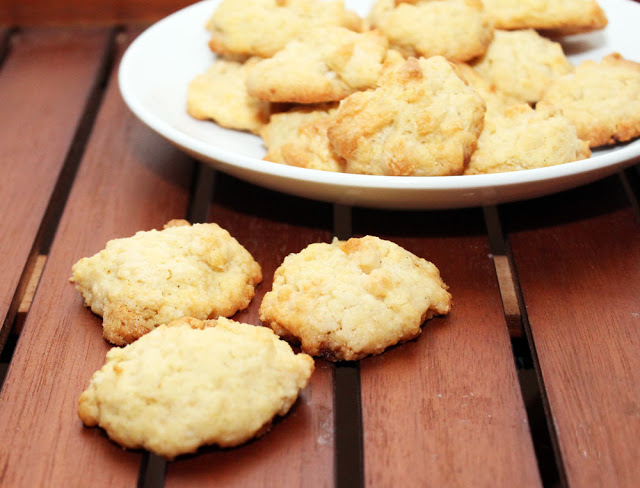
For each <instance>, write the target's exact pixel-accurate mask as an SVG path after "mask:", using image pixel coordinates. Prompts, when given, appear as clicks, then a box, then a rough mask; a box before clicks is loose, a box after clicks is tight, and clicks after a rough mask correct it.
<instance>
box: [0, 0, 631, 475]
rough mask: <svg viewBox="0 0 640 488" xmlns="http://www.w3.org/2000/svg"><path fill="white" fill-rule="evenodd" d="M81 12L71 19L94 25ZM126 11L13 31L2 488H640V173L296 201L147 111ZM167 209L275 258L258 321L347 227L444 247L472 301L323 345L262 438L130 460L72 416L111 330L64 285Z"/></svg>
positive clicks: (436, 251) (446, 261) (6, 50)
mask: <svg viewBox="0 0 640 488" xmlns="http://www.w3.org/2000/svg"><path fill="white" fill-rule="evenodd" d="M49 3H50V4H51V5H50V6H49V7H47V4H46V3H45V2H31V4H34V5H36V6H37V8H35V7H34V10H33V12H31V14H32V15H33V17H28V15H29V12H28V8H27V7H19V5H24V4H18V3H17V2H16V5H18V6H17V7H15V9H16V11H15V12H12V15H13V16H14V17H9V18H10V19H14V21H15V19H18V21H22V20H23V19H24V18H25V16H27V17H26V20H24V22H25V24H28V23H29V22H28V21H29V20H32V21H33V22H32V23H33V24H37V23H38V22H39V20H41V19H40V18H39V17H38V15H41V16H44V15H46V14H47V12H46V9H47V8H50V9H53V10H55V9H56V8H58V7H56V5H54V3H55V2H49ZM103 3H104V2H103ZM141 3H144V2H131V3H130V4H129V5H130V6H129V8H130V9H133V10H132V11H133V12H134V13H131V12H130V17H131V18H133V17H135V18H134V20H140V18H139V17H136V15H137V14H135V12H136V11H135V8H140V10H141V11H142V10H144V9H142V7H140V4H141ZM177 3H178V2H174V3H173V4H171V5H169V4H170V2H165V3H163V4H160V6H158V9H159V10H157V11H151V12H149V11H148V10H144V13H145V15H148V16H150V18H151V19H153V16H154V15H156V16H160V14H161V13H162V14H164V13H165V12H161V9H162V8H169V7H177ZM97 5H102V3H98V4H97ZM136 6H137V7H136ZM2 8H3V9H6V7H2ZM21 8H22V10H20V9H21ZM38 9H40V10H38ZM43 9H44V10H45V13H42V11H43ZM65 12H66V15H67V16H68V15H69V12H68V11H65ZM74 12H75V11H74ZM1 13H2V10H0V14H1ZM4 13H5V14H6V11H5V12H4ZM125 13H126V12H125ZM58 14H59V15H62V14H60V12H58ZM80 14H82V15H80ZM80 14H78V15H80V18H75V17H74V18H67V17H64V18H62V19H61V21H64V22H68V21H73V22H75V21H79V20H82V21H85V20H87V18H88V20H89V21H95V20H96V19H95V18H93V17H92V18H89V17H90V15H88V14H86V13H83V11H81V12H80ZM134 14H135V15H134ZM83 15H84V16H88V17H87V18H85V17H83ZM118 15H120V17H121V16H122V15H124V14H122V12H120V13H119V14H118V13H117V12H116V13H115V14H114V16H115V17H114V18H115V21H119V20H122V19H121V18H120V17H118ZM127 15H129V14H127ZM2 18H3V17H2V16H1V15H0V19H2ZM4 18H5V19H6V18H7V17H6V16H5V17H4ZM114 18H111V17H109V18H107V19H106V21H105V23H104V25H96V23H95V22H89V23H90V24H91V26H90V27H63V26H56V27H42V26H38V27H25V28H21V29H14V28H6V29H2V28H0V162H1V163H0V164H1V170H0V171H1V173H0V175H1V177H0V215H2V227H1V231H2V234H1V237H0V267H1V269H2V279H1V280H0V325H1V326H2V329H1V333H0V338H1V340H0V345H2V346H3V350H2V357H1V359H2V365H3V371H6V370H7V369H8V372H7V374H6V379H5V381H4V384H3V388H2V392H1V396H0V486H2V487H41V486H52V487H62V486H64V487H67V486H78V487H87V486H96V487H102V486H105V487H107V486H108V487H116V486H118V487H119V486H131V487H134V486H145V487H156V486H166V487H172V488H173V487H187V486H195V487H200V486H210V485H211V486H213V485H215V486H242V487H245V486H276V487H280V486H305V487H307V486H314V487H315V486H323V487H325V486H326V487H330V486H338V487H353V486H361V485H366V486H382V487H390V486H403V487H404V486H420V487H422V486H461V487H468V486H487V487H511V486H518V487H536V486H556V485H557V486H560V485H563V484H565V485H568V486H571V487H593V486H606V487H612V486H629V487H630V486H638V483H640V481H638V480H640V462H638V461H639V460H640V459H639V457H640V456H639V452H640V449H639V442H640V441H639V439H640V354H639V351H640V245H638V242H639V241H640V225H639V222H638V218H639V215H640V212H639V211H638V208H639V207H638V195H639V191H640V183H639V181H640V177H639V172H638V167H637V166H635V167H631V169H629V170H627V171H626V172H625V173H621V174H619V175H615V176H613V177H610V178H608V179H606V180H603V181H600V182H597V183H595V184H592V185H589V186H586V187H583V188H579V189H576V190H573V191H568V192H565V193H562V194H558V195H554V196H550V197H546V198H540V199H536V200H531V201H525V202H520V203H514V204H508V205H501V206H499V207H497V208H496V207H488V208H471V209H464V210H450V211H427V212H399V211H381V210H370V209H364V208H355V207H354V208H348V207H342V206H333V205H331V204H327V203H321V202H315V201H309V200H304V199H300V198H295V197H291V196H287V195H283V194H278V193H275V192H272V191H268V190H265V189H261V188H258V187H254V186H252V185H249V184H246V183H244V182H242V181H239V180H236V179H234V178H232V177H229V176H227V175H225V174H222V173H214V172H213V171H212V170H210V169H208V168H207V167H204V166H202V165H200V164H198V163H197V162H195V161H194V160H192V159H190V158H189V157H187V156H186V155H184V154H182V153H181V152H179V151H178V150H176V149H174V148H173V147H172V146H170V145H169V144H167V143H166V142H164V141H163V140H162V139H161V138H160V137H158V136H157V135H155V134H154V133H152V132H151V131H150V130H149V129H147V128H146V127H145V126H143V125H142V124H141V123H140V122H139V121H138V120H137V119H135V118H134V117H133V116H132V114H131V113H130V112H129V111H128V109H127V108H126V107H125V105H124V103H123V102H122V100H121V98H120V95H119V92H118V87H117V83H116V76H115V74H116V68H117V66H118V62H119V59H120V56H121V55H122V53H123V51H124V49H125V48H126V46H127V45H128V43H129V42H130V41H131V40H132V39H133V38H134V37H135V36H136V35H137V34H138V33H139V32H140V30H139V29H137V28H129V27H127V25H125V26H124V27H122V26H119V27H113V25H114V24H113V22H114ZM125 20H130V18H129V17H127V18H126V19H125ZM146 20H148V19H146ZM84 23H85V24H86V23H87V22H84ZM172 218H188V219H190V220H191V221H194V222H196V221H207V222H217V223H219V224H220V225H222V226H223V227H225V228H227V229H228V230H229V231H230V232H231V233H232V234H233V235H234V236H235V237H236V238H237V239H238V240H239V241H240V242H241V243H242V244H243V245H244V246H245V247H246V248H247V249H248V250H249V251H250V252H251V253H252V254H253V256H254V257H255V258H256V259H257V260H258V261H259V262H260V264H261V265H262V267H263V271H264V275H265V279H264V282H263V283H262V284H261V285H260V287H259V288H258V295H257V297H256V298H255V299H254V301H253V302H252V304H251V306H250V307H249V309H248V310H247V311H245V312H242V313H240V314H238V315H237V317H236V318H238V319H239V320H242V321H246V322H250V323H253V324H259V320H258V318H257V308H258V305H259V303H260V299H261V297H262V295H263V294H264V293H265V292H266V291H267V290H268V289H269V288H270V283H271V278H272V274H273V271H274V270H275V268H276V267H277V266H278V265H279V264H280V262H281V261H282V259H283V258H284V257H285V256H286V255H287V254H288V253H291V252H297V251H299V250H300V249H302V248H303V247H305V246H306V245H307V244H309V243H312V242H318V241H328V240H329V239H331V237H332V236H333V235H338V236H339V237H342V238H344V237H348V236H349V235H356V236H357V235H364V234H374V235H378V236H380V237H383V238H387V239H390V240H393V241H395V242H397V243H399V244H401V245H402V246H404V247H406V248H407V249H409V250H411V251H412V252H414V253H416V254H417V255H419V256H423V257H425V258H427V259H429V260H431V261H433V262H434V263H435V264H436V265H437V266H438V267H439V268H440V270H441V272H442V276H443V277H444V279H445V281H446V282H447V283H448V284H449V285H450V291H451V293H452V294H453V297H454V300H455V305H454V309H453V310H452V312H451V313H450V314H449V315H448V316H446V317H443V318H437V319H434V320H432V321H430V322H428V324H427V325H426V326H425V328H424V332H423V334H422V335H421V336H420V337H419V338H418V339H417V340H414V341H412V342H410V343H408V344H405V345H402V346H399V347H396V348H393V349H391V350H389V351H387V352H386V353H384V354H383V355H381V356H377V357H372V358H368V359H365V360H362V361H360V362H359V363H353V364H332V363H328V362H325V361H324V360H317V361H316V371H315V373H314V375H313V377H312V380H311V383H310V385H309V386H308V387H307V388H306V389H305V390H304V392H303V394H302V396H301V398H300V400H299V401H298V402H297V404H296V405H295V406H294V408H293V409H292V411H291V412H290V413H289V415H287V416H286V417H285V418H283V419H282V420H280V421H278V422H277V423H276V425H275V426H274V428H273V430H272V431H271V432H270V433H269V434H268V435H266V436H265V437H263V438H261V439H259V440H257V441H254V442H250V443H249V444H247V445H244V446H242V447H239V448H235V449H227V450H220V449H216V448H204V449H201V451H200V452H199V453H198V454H197V455H193V456H185V457H181V458H178V459H177V460H176V461H174V462H171V463H165V462H164V461H163V460H161V459H159V458H157V457H155V456H152V455H149V454H147V453H145V452H140V451H125V450H123V449H121V448H120V447H118V446H117V445H115V444H114V443H112V442H110V441H109V439H108V438H107V437H106V436H105V435H104V433H103V432H102V431H101V430H100V429H97V428H94V429H88V428H85V427H83V426H82V424H81V422H80V420H79V419H78V416H77V413H76V401H77V398H78V395H79V394H80V392H81V391H82V390H83V389H84V388H85V387H86V386H87V384H88V380H89V378H90V376H91V375H92V373H93V372H94V371H95V370H97V369H98V368H99V367H100V366H101V365H102V364H103V362H104V355H105V353H106V352H107V350H108V349H109V345H108V344H107V343H106V342H105V341H104V340H103V339H102V330H101V326H100V325H101V321H100V318H99V317H96V316H95V315H93V314H92V313H91V312H90V311H89V310H88V309H86V308H85V307H84V306H83V302H82V299H81V297H80V295H79V293H78V292H77V291H76V290H75V289H74V287H73V286H72V285H71V284H70V283H69V282H68V279H69V276H70V272H71V266H72V264H73V263H74V262H75V261H77V260H78V259H79V258H81V257H83V256H88V255H92V254H94V253H95V252H97V251H99V250H100V249H102V248H103V246H104V244H105V243H106V241H107V240H109V239H112V238H115V237H123V236H129V235H132V234H133V233H134V232H136V231H138V230H143V229H151V228H159V227H161V226H162V225H163V224H164V223H165V222H167V221H168V220H170V219H172Z"/></svg>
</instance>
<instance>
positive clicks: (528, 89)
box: [473, 29, 573, 103]
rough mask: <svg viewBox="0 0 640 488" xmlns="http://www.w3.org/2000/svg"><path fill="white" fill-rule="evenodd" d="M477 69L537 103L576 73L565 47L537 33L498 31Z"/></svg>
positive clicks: (505, 88)
mask: <svg viewBox="0 0 640 488" xmlns="http://www.w3.org/2000/svg"><path fill="white" fill-rule="evenodd" d="M473 67H474V68H475V69H476V71H477V72H478V73H480V75H481V76H483V77H485V78H486V79H487V80H488V81H489V82H490V83H492V84H493V85H495V87H496V88H498V89H499V90H501V91H502V92H504V93H506V94H507V95H510V96H512V97H515V98H517V99H519V100H520V101H522V102H527V103H535V102H537V101H538V100H540V98H541V97H542V94H543V93H544V90H545V88H546V87H547V86H549V84H550V83H551V82H552V81H553V80H555V79H556V78H559V77H560V76H562V75H565V74H567V73H570V72H571V71H573V65H572V64H571V63H570V62H569V60H568V59H567V58H566V56H565V55H564V52H563V51H562V46H561V45H560V44H559V43H557V42H553V41H551V40H549V39H547V38H545V37H542V36H540V35H539V34H538V33H537V32H536V31H535V30H533V29H527V30H517V31H505V30H497V31H496V32H495V36H494V38H493V41H492V42H491V44H489V47H488V49H487V52H486V53H485V54H484V55H483V56H482V57H481V58H480V59H479V60H478V61H476V62H474V63H473Z"/></svg>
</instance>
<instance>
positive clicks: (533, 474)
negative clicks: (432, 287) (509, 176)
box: [354, 211, 540, 487]
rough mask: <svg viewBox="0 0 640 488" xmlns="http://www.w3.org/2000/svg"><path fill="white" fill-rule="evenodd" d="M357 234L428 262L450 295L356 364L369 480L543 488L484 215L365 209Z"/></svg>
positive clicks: (370, 482)
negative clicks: (411, 334) (413, 330)
mask: <svg viewBox="0 0 640 488" xmlns="http://www.w3.org/2000/svg"><path fill="white" fill-rule="evenodd" d="M381 223H383V224H382V225H381ZM354 231H355V232H356V233H357V234H365V233H368V234H376V235H379V236H381V237H386V238H388V239H390V240H393V241H394V242H396V243H398V244H400V245H401V246H403V247H405V248H406V249H408V250H410V251H412V252H413V253H415V254H416V255H418V256H421V257H424V258H425V259H428V260H429V261H432V262H433V263H434V264H436V266H438V268H439V269H440V271H441V274H442V277H443V279H444V280H445V282H446V283H447V284H448V285H449V286H450V292H451V294H452V296H453V300H454V307H453V309H452V311H451V312H450V314H449V315H448V316H446V317H444V318H436V319H433V320H431V321H429V322H427V324H426V325H425V327H424V329H423V333H422V335H421V336H420V337H419V338H418V339H417V340H415V341H412V342H410V343H407V344H404V345H401V346H398V347H396V348H394V349H392V350H390V351H388V352H386V353H384V354H383V355H381V356H378V357H373V358H370V359H365V360H364V361H362V363H361V382H362V410H363V431H364V454H365V481H366V486H460V487H465V486H487V487H498V486H504V487H511V486H522V487H525V486H527V487H530V486H539V485H540V479H539V475H538V470H537V465H536V459H535V456H534V451H533V446H532V442H531V439H530V437H529V428H528V424H527V416H526V412H525V408H524V404H523V402H522V398H521V394H520V389H519V385H518V380H517V377H516V369H515V364H514V359H513V355H512V351H511V345H510V342H509V335H508V331H507V326H506V323H505V318H504V312H503V307H502V303H501V301H500V294H499V290H498V284H497V278H496V275H495V268H494V266H493V261H492V259H491V255H490V250H489V247H488V241H487V238H486V236H485V234H484V233H485V231H484V225H483V222H482V215H481V212H479V211H472V212H432V213H424V214H420V213H416V214H409V213H405V214H394V213H389V214H384V213H380V212H368V213H366V214H364V215H358V214H356V216H354Z"/></svg>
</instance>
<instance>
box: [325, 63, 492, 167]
mask: <svg viewBox="0 0 640 488" xmlns="http://www.w3.org/2000/svg"><path fill="white" fill-rule="evenodd" d="M484 112H485V103H484V101H483V100H482V98H481V97H480V95H478V94H477V93H476V91H475V90H474V89H472V88H471V87H469V86H468V85H467V84H465V82H464V81H462V80H461V79H460V78H459V77H458V75H457V74H456V72H455V71H454V68H453V66H452V65H451V63H449V62H448V61H447V60H446V59H444V58H443V57H441V56H433V57H431V58H428V59H425V58H420V59H416V58H409V59H408V60H407V61H406V62H405V63H402V64H400V65H398V66H397V67H395V68H394V67H391V68H389V69H388V70H386V71H385V73H384V75H383V76H382V77H381V78H380V80H379V82H378V88H377V89H375V90H369V91H366V92H357V93H354V94H352V95H350V96H349V97H347V98H345V99H344V100H343V101H342V102H341V103H340V107H339V108H338V111H337V112H336V114H335V115H334V121H333V122H332V124H331V125H330V126H329V129H328V131H327V134H328V136H329V140H330V141H331V145H332V147H333V149H334V151H335V152H336V153H337V154H338V155H340V156H341V157H342V158H344V159H345V161H346V172H348V173H360V174H373V175H388V176H445V175H456V174H461V173H462V171H463V170H464V168H465V166H466V164H467V162H468V160H469V157H470V156H471V153H472V152H473V151H474V149H475V147H476V142H477V139H478V135H479V133H480V131H481V129H482V123H483V118H484Z"/></svg>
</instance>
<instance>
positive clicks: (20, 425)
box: [0, 46, 192, 487]
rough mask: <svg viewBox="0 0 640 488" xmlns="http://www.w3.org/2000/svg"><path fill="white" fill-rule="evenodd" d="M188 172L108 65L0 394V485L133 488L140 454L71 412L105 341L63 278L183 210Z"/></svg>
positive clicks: (96, 320)
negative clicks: (134, 111) (131, 106)
mask: <svg viewBox="0 0 640 488" xmlns="http://www.w3.org/2000/svg"><path fill="white" fill-rule="evenodd" d="M122 47H123V46H120V51H121V50H122ZM68 89H69V90H71V91H73V84H70V85H69V86H68ZM26 142H27V143H29V141H26ZM191 173H192V163H191V161H190V160H189V159H188V158H186V157H185V156H183V155H182V154H180V153H179V152H178V151H177V150H175V149H173V148H171V147H170V146H169V145H168V144H166V143H164V142H163V141H161V140H160V139H159V138H158V137H157V136H156V135H155V134H153V133H151V132H150V131H149V130H148V129H146V128H145V127H143V126H142V124H141V123H139V122H138V121H137V120H134V117H133V116H132V115H131V114H130V113H129V112H128V110H127V108H126V107H125V106H124V104H123V103H122V100H121V98H120V95H119V93H118V89H117V85H116V78H115V72H114V75H113V76H112V77H111V80H110V83H109V86H108V90H107V93H106V98H105V100H104V103H103V105H102V108H101V111H100V113H99V115H98V119H97V121H96V126H95V129H94V132H93V134H92V136H91V138H90V140H89V146H88V148H87V152H86V153H85V156H84V158H83V160H82V163H81V166H80V169H79V172H78V176H77V179H76V181H75V184H74V187H73V189H72V192H71V194H70V197H69V202H68V205H67V207H66V209H65V212H64V215H63V217H62V220H61V222H60V226H59V228H58V232H57V235H56V239H55V241H54V243H53V246H52V248H51V252H50V255H49V259H48V262H47V264H46V266H45V269H44V272H43V276H42V279H41V282H40V284H39V286H38V289H37V291H36V295H35V297H34V301H33V305H32V308H31V310H30V312H29V315H28V317H27V320H26V323H25V326H24V330H23V332H22V334H21V336H20V339H19V342H18V345H17V348H16V351H15V354H14V357H13V360H12V362H11V366H10V369H9V373H8V377H7V380H6V383H5V385H4V388H3V390H2V395H1V396H0V412H1V415H0V438H1V439H2V442H1V443H0V460H1V465H0V485H1V486H3V487H5V486H6V487H18V486H20V487H22V486H24V487H27V486H29V487H31V486H78V487H86V486H136V482H137V477H138V472H139V468H140V459H141V454H140V452H127V451H124V450H122V449H121V448H120V447H118V446H116V445H115V444H113V443H112V442H110V441H109V440H108V439H107V438H106V436H105V435H104V434H103V433H102V431H101V430H99V429H97V428H92V429H88V428H85V427H83V426H82V424H81V422H80V420H79V419H78V416H77V410H76V402H77V398H78V396H79V394H80V393H81V392H82V391H83V390H84V388H86V386H87V384H88V382H89V378H90V377H91V375H92V374H93V372H94V371H96V370H97V369H98V368H99V367H100V366H101V365H102V364H103V363H104V355H105V353H106V352H107V350H108V349H109V346H108V344H107V343H106V342H105V341H104V340H103V339H102V328H101V320H100V318H99V317H97V316H94V315H92V314H91V312H90V311H89V310H88V309H86V308H85V307H84V306H83V301H82V299H81V297H80V295H79V293H78V292H77V291H76V290H75V289H74V287H73V286H72V285H71V284H70V283H69V282H68V279H69V276H70V273H71V266H72V265H73V263H74V262H76V261H77V260H78V259H80V258H81V257H83V256H88V255H92V254H94V253H95V252H97V251H99V250H100V249H102V248H103V247H104V244H105V243H106V241H107V240H108V239H111V238H114V237H122V236H128V235H131V234H133V233H134V232H136V231H137V230H141V229H149V228H153V227H156V228H157V227H160V226H162V225H163V223H165V222H166V221H167V220H169V219H172V218H176V217H183V216H184V215H185V212H186V206H187V203H188V195H189V187H190V179H191Z"/></svg>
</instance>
